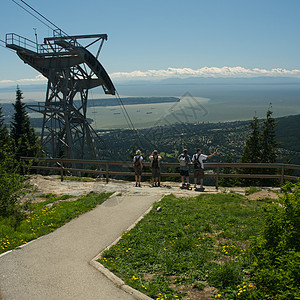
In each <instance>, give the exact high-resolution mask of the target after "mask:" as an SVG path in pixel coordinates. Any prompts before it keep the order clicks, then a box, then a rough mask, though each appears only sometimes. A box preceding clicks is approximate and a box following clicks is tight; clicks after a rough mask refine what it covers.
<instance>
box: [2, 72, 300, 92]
mask: <svg viewBox="0 0 300 300" xmlns="http://www.w3.org/2000/svg"><path fill="white" fill-rule="evenodd" d="M110 77H111V78H112V79H113V80H119V81H121V80H153V79H166V78H188V77H203V78H226V77H227V78H253V77H294V78H300V70H298V69H294V70H287V69H282V68H275V69H270V70H267V69H260V68H253V69H246V68H244V67H222V68H218V67H203V68H200V69H191V68H167V69H165V70H163V69H162V70H148V71H140V70H136V71H132V72H116V73H111V74H110ZM46 81H47V78H46V77H44V76H43V75H41V74H39V75H37V76H35V77H34V78H23V79H16V80H0V87H4V86H12V85H17V84H22V85H27V84H42V83H45V82H46Z"/></svg>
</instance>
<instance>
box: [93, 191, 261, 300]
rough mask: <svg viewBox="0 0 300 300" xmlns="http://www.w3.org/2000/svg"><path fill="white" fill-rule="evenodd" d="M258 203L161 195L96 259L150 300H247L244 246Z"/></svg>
mask: <svg viewBox="0 0 300 300" xmlns="http://www.w3.org/2000/svg"><path fill="white" fill-rule="evenodd" d="M262 204H263V201H259V202H257V201H250V200H247V199H246V198H245V197H243V196H240V195H238V194H216V195H201V196H198V197H195V198H189V199H187V198H176V197H175V196H173V195H170V196H166V197H164V198H163V200H162V201H161V202H159V203H157V204H155V205H154V208H153V210H152V211H151V212H150V213H149V214H148V215H147V216H145V218H144V219H143V220H142V221H141V222H139V223H138V224H137V226H136V227H135V228H133V229H132V230H131V231H130V232H128V233H124V234H123V236H122V238H121V239H120V240H119V242H118V243H117V244H116V245H114V246H112V247H111V248H110V249H109V250H107V251H105V252H104V253H103V256H102V258H101V259H100V260H99V261H100V262H101V263H102V264H103V265H105V266H106V267H107V268H109V269H110V270H111V271H113V272H114V273H115V274H117V275H118V276H120V277H121V278H122V279H123V280H125V282H126V283H127V284H129V285H131V286H132V287H134V288H135V289H137V290H139V291H141V292H143V293H145V294H147V295H148V296H150V297H152V298H153V299H182V298H184V297H190V298H191V299H204V298H205V297H206V298H205V299H208V298H207V297H213V298H223V299H247V295H249V294H250V293H251V290H252V289H253V284H252V283H251V282H250V281H249V278H248V277H249V276H247V271H245V270H247V268H248V266H249V263H250V260H251V257H250V256H249V254H248V252H247V247H248V241H249V238H250V236H252V235H255V234H256V232H257V231H258V229H259V227H260V226H261V222H262V217H261V211H262V208H261V206H262ZM158 206H160V207H161V208H162V209H161V211H160V212H157V211H156V208H157V207H158ZM190 298H188V299H190ZM185 299H186V298H185Z"/></svg>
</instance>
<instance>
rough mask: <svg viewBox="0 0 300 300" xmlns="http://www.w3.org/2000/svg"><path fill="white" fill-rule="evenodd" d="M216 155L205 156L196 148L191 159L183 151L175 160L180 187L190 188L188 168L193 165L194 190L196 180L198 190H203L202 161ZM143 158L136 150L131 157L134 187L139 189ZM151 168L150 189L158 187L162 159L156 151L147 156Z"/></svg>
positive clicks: (186, 151) (184, 150)
mask: <svg viewBox="0 0 300 300" xmlns="http://www.w3.org/2000/svg"><path fill="white" fill-rule="evenodd" d="M214 155H216V152H214V153H212V154H210V155H205V154H203V153H201V149H200V148H197V150H196V153H195V154H193V156H192V158H191V157H190V155H189V154H188V150H187V149H183V151H182V153H181V154H180V155H178V157H177V160H178V162H179V165H180V167H179V169H180V176H181V183H182V187H183V188H184V187H186V188H188V189H189V188H190V175H189V166H190V165H193V168H194V188H197V182H198V178H199V179H200V189H203V179H204V163H203V162H204V161H205V160H206V159H208V158H210V157H212V156H214ZM143 160H144V158H143V156H142V155H141V151H140V150H137V151H136V155H135V156H134V157H133V168H134V172H135V186H136V187H141V177H142V172H143ZM149 160H150V162H151V168H152V187H159V186H160V165H161V160H162V157H161V156H160V155H159V153H158V151H157V150H154V151H153V152H152V153H151V155H150V156H149Z"/></svg>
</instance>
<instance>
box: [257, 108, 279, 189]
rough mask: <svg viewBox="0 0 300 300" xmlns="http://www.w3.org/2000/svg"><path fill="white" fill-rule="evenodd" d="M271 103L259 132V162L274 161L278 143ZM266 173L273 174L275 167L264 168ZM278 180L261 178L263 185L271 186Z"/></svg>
mask: <svg viewBox="0 0 300 300" xmlns="http://www.w3.org/2000/svg"><path fill="white" fill-rule="evenodd" d="M271 107H272V104H271V103H270V105H269V108H268V111H267V118H266V119H265V120H263V128H262V133H261V143H262V145H261V162H262V163H270V164H272V163H276V158H277V151H276V147H278V146H279V145H280V144H279V143H277V141H276V135H275V128H276V126H277V122H276V121H275V119H274V118H273V117H272V114H273V112H272V111H271ZM264 172H265V173H266V174H275V173H276V169H264ZM278 183H279V182H278V180H277V181H276V180H272V179H263V180H262V184H263V185H265V186H272V185H274V184H278Z"/></svg>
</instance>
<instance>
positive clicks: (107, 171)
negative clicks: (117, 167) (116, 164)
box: [105, 162, 109, 183]
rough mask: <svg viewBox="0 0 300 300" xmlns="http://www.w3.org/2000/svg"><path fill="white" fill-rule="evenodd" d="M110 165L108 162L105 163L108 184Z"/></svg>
mask: <svg viewBox="0 0 300 300" xmlns="http://www.w3.org/2000/svg"><path fill="white" fill-rule="evenodd" d="M108 169H109V164H108V162H106V163H105V171H106V173H105V176H106V183H108V177H109V170H108Z"/></svg>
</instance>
